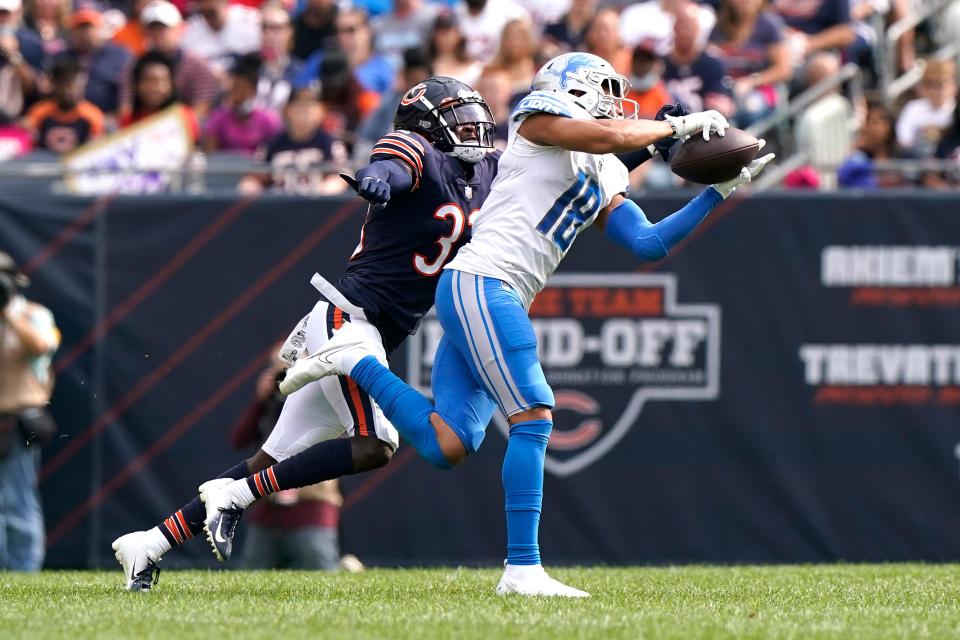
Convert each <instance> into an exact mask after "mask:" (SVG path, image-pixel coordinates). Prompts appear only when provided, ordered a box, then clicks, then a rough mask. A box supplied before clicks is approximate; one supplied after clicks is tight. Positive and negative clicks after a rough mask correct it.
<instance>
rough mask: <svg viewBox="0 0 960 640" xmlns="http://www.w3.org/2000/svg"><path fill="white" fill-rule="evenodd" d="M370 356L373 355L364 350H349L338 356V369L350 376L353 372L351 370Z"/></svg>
mask: <svg viewBox="0 0 960 640" xmlns="http://www.w3.org/2000/svg"><path fill="white" fill-rule="evenodd" d="M372 355H373V354H372V353H370V352H369V351H367V350H366V349H349V350H347V351H345V352H344V353H343V355H342V356H340V368H341V369H342V370H343V371H344V372H345V373H346V374H347V375H350V374H351V373H352V372H353V368H354V367H355V366H357V365H358V364H360V361H361V360H363V359H364V358H366V357H367V356H372Z"/></svg>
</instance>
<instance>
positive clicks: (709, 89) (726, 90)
mask: <svg viewBox="0 0 960 640" xmlns="http://www.w3.org/2000/svg"><path fill="white" fill-rule="evenodd" d="M699 34H700V9H699V8H698V7H697V5H695V4H694V3H692V2H688V3H685V4H684V5H683V6H681V7H680V8H678V10H677V13H676V22H674V27H673V40H674V42H673V51H672V52H671V53H670V55H669V56H667V59H666V64H665V66H664V72H663V79H664V82H665V83H666V85H667V91H668V92H669V93H670V95H672V96H673V97H674V98H675V99H676V100H677V101H679V102H681V103H682V104H683V106H685V107H686V108H687V110H688V111H690V112H694V111H706V110H710V109H714V110H716V111H719V112H720V113H722V114H723V115H724V116H727V117H732V115H733V113H734V111H735V108H734V102H733V99H732V98H731V94H732V88H733V81H732V80H731V79H730V76H729V75H728V74H727V68H726V65H725V64H724V63H723V60H721V59H720V58H718V57H717V56H715V55H713V54H711V53H708V52H707V51H706V50H704V49H703V45H701V44H700V41H699Z"/></svg>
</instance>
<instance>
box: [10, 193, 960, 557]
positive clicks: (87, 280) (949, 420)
mask: <svg viewBox="0 0 960 640" xmlns="http://www.w3.org/2000/svg"><path fill="white" fill-rule="evenodd" d="M682 204H683V201H682V200H680V199H678V198H676V197H674V198H663V199H653V198H646V199H643V200H642V201H641V205H642V206H643V207H644V209H645V210H646V211H647V212H648V214H649V215H650V216H651V217H652V218H654V219H657V218H659V217H660V216H662V215H664V214H666V213H668V212H670V211H673V210H674V209H676V208H677V207H679V206H680V205H682ZM956 209H957V202H956V199H955V197H953V196H937V195H924V194H915V195H904V194H897V193H884V194H878V195H862V194H852V195H835V196H825V195H815V194H814V195H806V194H805V195H802V196H795V195H786V194H783V195H769V196H763V197H759V196H758V197H753V198H747V199H739V200H737V199H735V200H733V201H731V202H730V203H727V204H724V205H723V206H721V207H719V208H718V210H717V211H715V212H714V213H713V214H712V215H711V217H710V218H708V219H707V221H706V222H705V223H704V224H703V225H702V228H701V229H700V231H699V232H698V234H697V236H696V237H694V238H693V239H692V240H691V241H689V242H687V243H684V244H683V246H681V247H680V249H679V251H677V252H676V253H675V254H674V255H672V256H670V257H669V258H668V259H666V260H664V261H662V262H660V263H658V264H655V265H638V264H636V263H635V262H634V261H633V259H632V258H631V257H630V256H629V255H627V254H626V252H624V251H622V250H621V249H619V248H617V247H615V246H612V245H610V243H609V242H608V241H606V239H605V238H604V237H603V234H602V233H599V232H596V231H595V230H587V231H585V232H584V233H583V234H581V236H580V238H579V239H578V240H577V243H576V245H575V246H574V247H573V249H572V250H571V252H570V254H569V255H568V257H567V259H566V260H565V262H564V264H563V265H562V268H561V270H560V272H558V274H557V275H556V276H555V277H554V278H553V279H552V280H551V281H550V283H549V286H548V288H547V289H546V290H545V291H544V292H543V293H542V294H541V295H540V296H539V297H538V298H537V299H536V301H535V302H534V304H533V306H532V307H531V309H530V314H531V317H532V319H533V323H534V326H535V328H536V333H537V337H538V343H539V350H540V355H541V360H542V363H543V367H544V370H545V372H546V375H547V378H548V380H549V381H550V383H551V385H552V386H553V388H554V390H555V394H556V398H557V406H556V407H555V409H554V415H555V430H554V434H553V437H552V438H551V441H550V445H549V448H548V452H547V455H548V457H547V464H546V482H545V488H544V496H545V498H544V509H543V513H542V517H541V541H542V550H543V555H544V558H545V561H546V562H548V563H551V564H557V563H598V562H599V563H612V564H624V563H670V562H724V563H729V562H761V563H762V562H818V561H836V560H846V561H851V562H858V561H902V560H924V561H941V560H950V561H960V536H957V531H960V460H958V456H960V448H958V444H960V420H958V409H960V333H958V327H960V284H958V276H960V262H958V257H960V243H958V244H957V245H956V246H955V245H954V244H951V238H954V237H960V233H958V232H960V222H958V219H957V215H956ZM364 210H365V208H364V207H363V206H362V204H361V203H360V202H359V201H356V200H338V199H330V200H303V199H287V198H263V199H259V200H240V201H230V200H217V199H213V198H188V197H184V198H170V197H156V198H123V197H119V198H115V199H114V198H109V197H108V198H101V199H98V200H87V199H75V198H47V199H42V200H41V199H38V198H35V197H24V198H16V197H12V196H3V197H0V237H2V238H4V239H5V242H7V244H6V245H5V248H7V249H8V250H10V251H12V252H13V253H14V254H15V255H16V257H17V258H18V259H19V260H20V261H21V262H22V263H24V264H30V265H31V275H32V276H33V282H34V286H33V287H32V289H31V295H32V296H33V297H34V298H36V299H38V300H39V301H41V302H43V303H44V304H46V305H47V306H49V307H50V308H51V309H52V310H53V311H54V313H55V314H56V315H57V318H58V321H59V324H60V327H61V329H62V330H63V333H64V341H63V345H64V346H63V348H62V349H61V352H60V353H59V354H58V356H57V360H56V363H57V366H58V367H59V376H58V386H57V392H56V395H55V397H54V403H53V410H54V412H55V414H56V417H57V419H58V421H59V423H60V427H61V437H60V438H59V439H58V441H57V443H56V444H55V445H54V446H52V447H50V448H49V449H48V450H47V451H45V452H44V458H45V462H44V470H43V471H42V474H41V477H42V479H41V489H42V491H43V494H44V501H45V510H46V514H47V521H48V534H49V539H50V545H51V546H50V553H49V563H50V565H51V566H63V567H66V566H89V565H93V566H110V564H111V563H112V555H111V552H110V548H109V543H110V541H111V540H112V539H113V538H114V537H115V536H117V535H119V534H120V533H123V532H125V531H129V530H133V529H142V528H146V527H149V526H152V525H153V524H155V523H157V522H159V521H160V520H161V519H162V518H164V517H166V516H169V515H170V513H171V512H172V511H173V510H174V509H175V508H176V507H178V506H179V505H181V504H183V503H184V502H185V501H186V500H187V499H189V497H190V496H191V495H192V494H193V493H194V492H195V490H196V486H197V484H198V483H199V482H201V481H203V480H206V479H208V478H211V477H214V476H216V475H218V474H219V473H221V472H222V471H223V470H224V469H227V468H229V467H230V466H232V465H233V464H235V463H236V462H237V461H238V460H239V459H241V458H242V457H245V456H247V455H249V454H250V453H251V452H250V451H247V450H244V451H233V450H231V449H230V448H229V446H228V444H227V440H228V436H229V433H230V428H231V425H232V424H233V423H234V422H235V421H236V419H237V418H238V417H239V416H240V415H242V414H243V412H244V411H245V409H246V408H247V407H248V406H249V404H250V402H251V400H252V397H253V388H254V381H255V379H256V374H257V373H258V372H259V370H260V367H261V366H262V364H261V363H265V362H266V359H267V358H268V357H269V355H270V347H271V345H272V344H274V343H275V342H276V341H278V340H279V339H281V338H282V337H284V336H286V335H287V334H288V333H289V331H290V330H291V328H292V327H293V326H294V325H295V324H296V322H297V321H298V320H299V319H300V318H301V317H302V316H303V314H304V313H305V312H307V311H308V310H309V309H310V308H311V307H312V305H313V303H314V302H315V300H316V292H315V290H314V289H313V288H312V287H311V286H310V285H309V279H310V276H311V275H312V274H313V273H314V271H319V272H320V273H322V274H323V275H325V276H327V277H328V278H330V279H335V278H336V277H337V276H338V275H339V274H340V273H341V271H342V269H343V265H344V263H345V261H346V260H347V259H348V257H349V255H350V253H351V251H353V249H354V247H355V246H356V244H357V240H358V237H359V233H360V226H361V223H362V218H363V211H364ZM439 330H440V329H439V326H438V324H437V322H436V320H435V319H434V318H433V317H432V316H428V317H427V318H425V320H424V322H423V326H422V327H421V330H420V332H419V333H418V334H417V335H416V336H414V337H413V338H411V339H410V340H409V341H408V343H407V345H406V347H405V348H404V349H401V350H400V351H399V352H398V353H397V354H396V355H395V356H394V358H393V361H392V363H391V366H392V367H393V368H394V369H395V370H397V371H398V372H400V373H401V374H403V375H405V376H407V378H408V379H409V380H410V381H411V382H412V383H413V384H415V385H416V386H418V387H419V388H421V389H422V390H424V391H429V380H430V367H431V362H432V358H433V348H434V345H435V344H436V342H437V340H438V339H439ZM506 440H507V428H506V424H505V423H504V422H503V421H502V420H500V419H497V420H495V421H494V423H493V424H491V426H490V427H489V429H488V433H487V437H486V439H485V441H484V443H483V446H482V447H481V449H480V451H479V452H478V453H477V454H476V455H475V456H471V457H470V458H468V459H467V460H466V461H465V463H464V464H463V465H462V467H460V468H458V469H457V470H454V471H450V472H442V471H438V470H436V469H434V468H432V467H431V466H429V465H428V464H426V463H424V462H422V461H420V460H419V459H417V458H416V456H415V455H412V452H411V450H410V447H408V446H406V445H405V444H404V445H401V448H400V450H399V451H398V453H397V454H396V456H395V457H394V459H393V461H392V462H391V464H390V465H389V466H388V467H387V468H385V469H384V470H382V471H380V472H378V473H376V474H372V475H367V476H356V477H351V478H347V479H346V480H345V481H344V482H343V487H344V493H345V502H344V507H343V513H342V519H341V522H342V527H341V533H342V543H343V548H344V551H345V552H353V553H357V554H358V555H359V556H360V557H361V559H362V560H364V561H366V562H370V563H374V564H376V563H379V564H432V563H456V564H466V565H474V564H488V565H493V564H496V563H497V562H499V561H501V560H502V558H503V554H504V544H505V541H504V536H505V531H504V517H503V496H502V490H501V487H500V464H501V461H502V458H503V453H504V450H505V446H506ZM241 529H243V526H241ZM164 564H165V566H178V565H179V566H182V565H197V564H201V565H202V564H209V565H212V564H213V563H212V561H211V560H210V559H209V552H208V549H207V547H206V546H205V545H203V544H199V543H191V544H188V545H185V546H184V547H183V548H182V549H178V550H177V551H175V552H174V553H171V554H169V555H168V556H167V557H166V558H165V559H164Z"/></svg>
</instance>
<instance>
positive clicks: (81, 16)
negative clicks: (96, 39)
mask: <svg viewBox="0 0 960 640" xmlns="http://www.w3.org/2000/svg"><path fill="white" fill-rule="evenodd" d="M101 24H103V16H102V15H101V14H100V12H99V11H97V10H96V9H90V8H87V9H77V10H76V11H74V12H73V14H72V15H71V16H70V28H71V29H76V28H77V27H80V26H84V25H89V26H91V27H99V26H100V25H101Z"/></svg>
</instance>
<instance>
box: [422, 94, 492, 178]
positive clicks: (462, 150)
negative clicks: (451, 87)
mask: <svg viewBox="0 0 960 640" xmlns="http://www.w3.org/2000/svg"><path fill="white" fill-rule="evenodd" d="M435 113H436V118H437V122H438V123H439V125H440V131H439V132H437V131H435V132H433V133H434V136H438V134H439V136H442V139H440V138H439V137H435V144H436V145H437V148H438V149H440V151H442V152H444V153H446V154H447V155H450V156H453V157H455V158H457V159H459V160H463V161H464V162H469V163H470V164H475V163H477V162H480V161H481V160H483V158H484V156H486V155H487V153H489V152H490V151H492V150H493V134H494V131H495V130H496V127H497V125H496V122H495V121H494V119H493V114H492V113H490V108H489V107H488V106H487V104H486V103H485V102H483V101H482V100H473V99H457V100H454V101H453V102H452V103H448V104H446V105H443V104H441V106H440V107H438V108H436V109H435Z"/></svg>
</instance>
